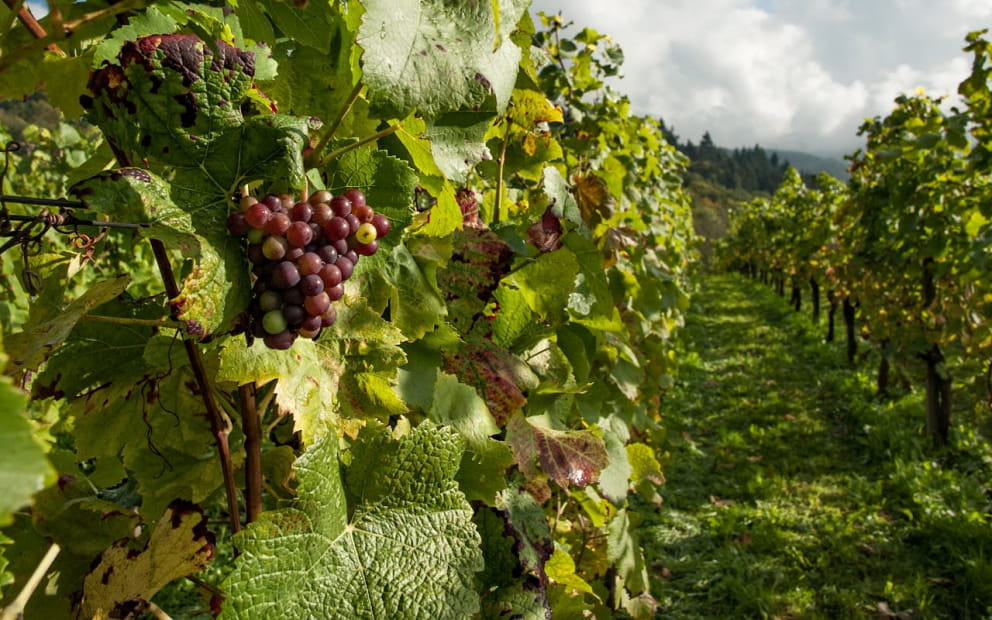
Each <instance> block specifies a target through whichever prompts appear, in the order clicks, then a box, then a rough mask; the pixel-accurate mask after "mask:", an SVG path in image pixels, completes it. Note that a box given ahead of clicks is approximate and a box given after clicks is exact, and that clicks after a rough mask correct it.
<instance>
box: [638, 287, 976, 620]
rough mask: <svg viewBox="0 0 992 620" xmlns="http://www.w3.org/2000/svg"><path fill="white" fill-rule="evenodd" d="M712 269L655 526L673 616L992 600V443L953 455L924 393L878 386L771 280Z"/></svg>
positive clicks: (965, 611) (662, 585)
mask: <svg viewBox="0 0 992 620" xmlns="http://www.w3.org/2000/svg"><path fill="white" fill-rule="evenodd" d="M703 285H704V287H703V288H702V290H701V291H699V292H698V293H697V295H696V297H695V298H694V305H693V309H692V310H691V311H690V314H689V317H688V321H687V325H686V328H685V330H684V340H685V351H684V352H683V359H684V363H683V365H682V367H681V368H680V372H679V381H678V385H677V386H676V388H675V389H674V390H673V391H672V393H671V394H670V396H669V398H668V399H667V400H666V402H665V404H664V408H663V416H664V422H665V423H666V425H667V426H668V427H669V429H670V431H671V432H669V437H670V438H672V439H671V445H670V446H669V447H668V449H669V452H670V453H671V458H670V461H669V462H668V463H667V465H666V476H667V478H668V485H667V487H666V488H665V489H664V492H663V496H664V498H665V505H664V506H663V507H662V509H661V511H660V512H658V513H656V514H651V513H648V514H646V517H645V518H646V521H645V526H644V530H643V531H642V538H643V540H644V543H645V547H646V550H647V552H648V555H649V556H650V559H651V560H652V562H653V568H654V570H653V573H654V577H653V588H652V590H653V592H654V593H655V595H656V597H657V598H658V599H659V601H660V602H661V604H662V610H661V615H662V616H664V617H675V618H739V617H777V618H858V617H865V618H886V617H891V618H917V617H921V618H922V617H934V618H943V617H947V618H980V617H989V616H990V615H992V568H990V562H989V559H990V556H989V553H990V551H992V525H990V523H989V518H988V515H989V512H990V510H989V499H988V498H989V493H988V486H987V485H988V483H989V480H990V478H992V476H990V474H992V465H990V464H992V451H990V450H989V449H988V446H987V442H981V441H979V440H978V438H975V439H976V440H975V441H973V442H971V443H969V444H968V445H967V449H964V450H962V448H961V447H960V446H959V447H958V453H959V454H956V455H951V457H953V458H951V460H954V461H955V462H957V461H960V462H963V463H967V464H968V468H965V469H963V468H959V467H955V466H951V467H948V460H949V458H950V457H949V456H948V454H949V453H942V454H935V453H933V451H932V449H931V448H930V447H929V442H928V441H927V440H926V438H924V437H922V435H921V433H920V430H919V428H920V423H921V422H922V420H923V413H922V411H923V410H922V404H921V403H920V397H919V395H914V394H910V395H908V396H905V397H903V398H901V399H900V400H898V401H894V402H880V401H877V400H876V399H875V398H874V397H873V395H872V385H871V382H870V380H869V379H868V378H867V377H865V376H862V375H858V374H857V373H855V372H853V371H852V369H851V368H849V367H848V365H847V364H846V362H845V361H844V360H843V352H842V350H841V348H840V347H841V346H842V344H837V345H834V346H824V344H823V343H822V342H821V341H820V337H819V335H818V331H817V330H816V329H815V328H814V326H812V325H811V324H810V323H809V321H808V320H807V319H805V318H803V317H801V316H799V315H796V314H795V313H793V312H792V311H791V309H789V308H788V307H787V304H786V300H784V299H781V298H779V297H778V296H776V295H774V294H773V293H771V292H770V291H769V290H768V289H766V288H764V287H761V286H760V285H757V284H755V283H753V282H750V281H745V280H743V279H739V278H736V277H729V276H725V277H711V278H709V279H707V280H705V281H704V283H703ZM961 452H965V454H964V455H962V454H960V453H961ZM941 459H943V461H945V462H944V463H943V464H942V465H940V464H936V462H937V461H940V460H941Z"/></svg>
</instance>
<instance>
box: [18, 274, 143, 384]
mask: <svg viewBox="0 0 992 620" xmlns="http://www.w3.org/2000/svg"><path fill="white" fill-rule="evenodd" d="M130 281H131V277H130V276H128V275H120V276H117V277H116V278H113V279H111V280H104V281H103V282H98V283H97V284H94V285H93V286H92V287H90V289H89V290H87V291H86V292H85V293H83V295H82V296H80V297H79V298H77V299H74V300H73V301H72V302H70V303H69V304H68V305H66V306H65V307H63V308H62V311H61V312H58V313H57V314H55V316H53V317H51V318H49V319H47V320H43V321H38V322H35V321H32V320H31V319H30V318H29V319H28V322H27V323H26V324H25V325H24V331H21V332H17V333H15V334H11V335H10V336H8V337H7V341H6V348H7V352H8V354H9V356H10V361H9V365H10V369H11V370H18V371H20V370H32V369H34V368H37V367H38V366H40V365H41V364H42V362H44V361H45V357H46V355H48V354H49V352H50V351H51V350H52V349H54V348H55V347H57V346H59V345H60V344H62V343H63V342H64V341H65V339H66V338H67V337H68V336H69V333H70V332H71V331H72V328H73V327H74V326H75V325H76V323H77V322H78V321H79V320H80V318H82V316H83V315H85V314H87V313H88V312H89V311H90V310H92V309H93V308H96V307H97V306H99V305H101V304H104V303H106V302H108V301H110V300H111V299H113V298H114V297H117V296H118V295H120V294H121V293H122V292H123V291H124V289H125V288H127V285H128V283H129V282H130ZM46 312H50V309H48V310H46Z"/></svg>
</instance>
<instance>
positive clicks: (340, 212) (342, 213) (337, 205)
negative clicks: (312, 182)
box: [327, 196, 351, 217]
mask: <svg viewBox="0 0 992 620" xmlns="http://www.w3.org/2000/svg"><path fill="white" fill-rule="evenodd" d="M327 204H328V205H330V207H331V211H332V212H333V213H334V215H336V216H338V217H347V216H348V214H350V213H351V201H350V200H348V199H347V198H345V197H344V196H335V197H334V198H332V199H331V201H330V202H329V203H327Z"/></svg>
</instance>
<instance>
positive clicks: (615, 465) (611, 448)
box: [599, 415, 633, 506]
mask: <svg viewBox="0 0 992 620" xmlns="http://www.w3.org/2000/svg"><path fill="white" fill-rule="evenodd" d="M600 424H601V430H602V433H603V441H604V443H605V444H606V453H607V455H608V456H609V465H607V466H606V467H605V468H604V469H603V471H601V472H600V475H599V489H600V491H602V492H603V495H605V496H606V498H607V499H608V500H610V501H611V502H613V504H614V505H617V506H619V505H621V504H623V503H624V502H625V501H626V499H627V490H628V487H629V486H630V476H631V472H632V471H633V468H632V467H631V464H630V462H629V461H628V460H627V450H626V448H625V446H624V444H625V443H627V441H629V440H630V432H629V431H628V430H627V429H626V428H624V423H623V422H622V421H620V420H618V417H617V416H616V415H611V416H609V417H608V418H605V419H601V420H600ZM618 427H619V428H618Z"/></svg>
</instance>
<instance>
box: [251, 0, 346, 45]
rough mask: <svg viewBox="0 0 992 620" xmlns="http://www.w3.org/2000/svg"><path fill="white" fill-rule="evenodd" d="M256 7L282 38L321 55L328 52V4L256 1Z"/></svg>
mask: <svg viewBox="0 0 992 620" xmlns="http://www.w3.org/2000/svg"><path fill="white" fill-rule="evenodd" d="M259 4H261V5H262V6H264V7H265V10H266V11H267V12H268V13H269V18H270V19H271V20H272V22H273V23H274V24H275V25H276V26H278V28H279V30H281V31H282V33H283V34H284V35H285V36H286V37H289V38H290V39H292V40H293V41H298V42H299V43H302V44H303V45H306V46H309V47H312V48H314V49H316V50H318V51H320V52H321V53H323V54H325V55H326V54H327V53H328V52H329V51H330V47H331V39H332V36H333V34H334V21H335V15H334V13H333V9H332V7H333V6H334V5H333V4H332V3H330V2H291V3H290V2H282V1H280V0H259Z"/></svg>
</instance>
